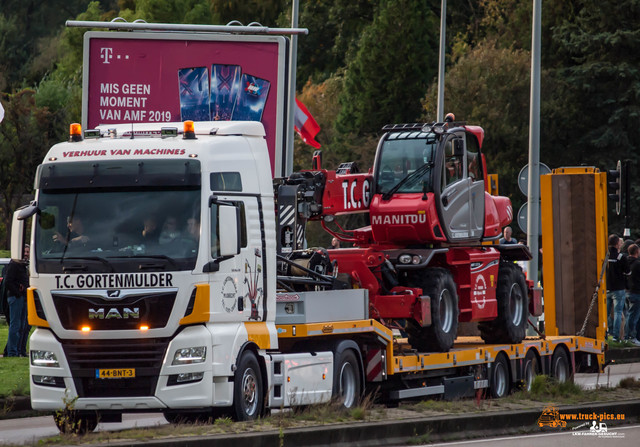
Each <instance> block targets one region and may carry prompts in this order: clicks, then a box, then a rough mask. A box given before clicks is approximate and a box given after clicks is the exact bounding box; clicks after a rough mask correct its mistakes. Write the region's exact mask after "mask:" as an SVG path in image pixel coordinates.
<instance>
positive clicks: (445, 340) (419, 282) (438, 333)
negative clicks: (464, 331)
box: [407, 268, 460, 352]
mask: <svg viewBox="0 0 640 447" xmlns="http://www.w3.org/2000/svg"><path fill="white" fill-rule="evenodd" d="M418 275H419V276H418ZM412 283H413V284H412V285H413V286H415V287H420V288H421V289H422V293H423V294H424V295H427V296H429V297H430V298H431V325H430V326H427V327H422V326H420V325H419V324H418V322H416V321H414V320H409V321H408V322H407V333H408V334H409V344H410V345H411V346H413V347H414V348H415V349H417V350H419V351H428V352H447V351H449V349H451V347H452V346H453V342H454V341H455V339H456V336H457V333H458V314H459V312H460V311H459V309H458V294H457V292H456V284H455V282H454V281H453V277H452V276H451V273H449V272H448V271H447V270H445V269H443V268H430V269H426V270H425V271H424V272H420V273H419V274H415V276H413V278H412Z"/></svg>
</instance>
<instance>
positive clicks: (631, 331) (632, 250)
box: [624, 244, 640, 346]
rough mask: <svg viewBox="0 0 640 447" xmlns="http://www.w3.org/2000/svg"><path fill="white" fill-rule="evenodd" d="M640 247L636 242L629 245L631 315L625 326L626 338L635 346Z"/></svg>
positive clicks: (639, 306)
mask: <svg viewBox="0 0 640 447" xmlns="http://www.w3.org/2000/svg"><path fill="white" fill-rule="evenodd" d="M638 255H640V247H638V246H637V245H636V244H633V245H631V246H629V280H628V281H627V282H628V284H629V304H630V306H629V316H628V318H627V322H626V326H625V331H624V333H625V340H627V341H629V342H630V343H631V344H633V345H635V346H640V341H638V333H637V326H638V321H639V320H640V259H638Z"/></svg>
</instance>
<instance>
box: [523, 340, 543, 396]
mask: <svg viewBox="0 0 640 447" xmlns="http://www.w3.org/2000/svg"><path fill="white" fill-rule="evenodd" d="M538 374H540V363H539V362H538V356H537V355H536V353H535V352H534V350H533V349H529V351H528V352H527V355H526V356H525V358H524V368H523V372H522V388H524V390H525V391H531V387H532V386H533V381H534V379H535V378H536V376H537V375H538Z"/></svg>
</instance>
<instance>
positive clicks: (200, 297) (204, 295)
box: [180, 284, 211, 325]
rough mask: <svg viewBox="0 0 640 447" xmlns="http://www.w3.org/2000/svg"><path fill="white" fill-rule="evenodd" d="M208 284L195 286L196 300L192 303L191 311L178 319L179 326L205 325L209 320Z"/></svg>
mask: <svg viewBox="0 0 640 447" xmlns="http://www.w3.org/2000/svg"><path fill="white" fill-rule="evenodd" d="M209 301H210V300H209V284H198V285H196V298H195V301H194V303H193V311H192V312H191V313H190V314H189V315H186V316H184V317H182V318H181V319H180V324H181V325H185V324H196V323H206V322H208V321H209V319H210V318H211V308H210V307H209Z"/></svg>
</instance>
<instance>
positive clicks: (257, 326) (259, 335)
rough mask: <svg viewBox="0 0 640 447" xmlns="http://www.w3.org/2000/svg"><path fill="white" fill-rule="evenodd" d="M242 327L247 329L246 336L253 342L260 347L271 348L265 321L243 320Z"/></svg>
mask: <svg viewBox="0 0 640 447" xmlns="http://www.w3.org/2000/svg"><path fill="white" fill-rule="evenodd" d="M244 327H245V329H246V330H247V338H248V339H249V341H252V342H254V343H255V344H256V345H258V348H260V349H271V335H270V334H269V329H268V328H267V323H264V322H259V321H253V322H245V323H244Z"/></svg>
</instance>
